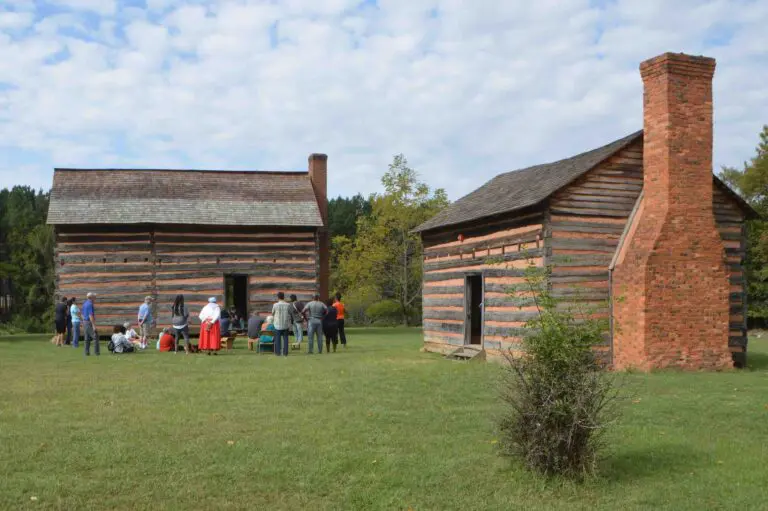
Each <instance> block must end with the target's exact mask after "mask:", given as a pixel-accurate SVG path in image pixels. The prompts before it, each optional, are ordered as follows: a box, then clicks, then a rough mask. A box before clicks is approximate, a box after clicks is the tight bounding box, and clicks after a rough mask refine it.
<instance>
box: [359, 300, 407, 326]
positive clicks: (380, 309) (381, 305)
mask: <svg viewBox="0 0 768 511" xmlns="http://www.w3.org/2000/svg"><path fill="white" fill-rule="evenodd" d="M365 315H366V316H368V318H370V320H371V321H372V322H373V324H375V325H377V326H394V325H398V324H401V323H402V322H403V312H402V309H401V308H400V304H399V303H398V302H397V300H381V301H379V302H376V303H374V304H373V305H371V306H370V307H368V308H367V309H366V311H365Z"/></svg>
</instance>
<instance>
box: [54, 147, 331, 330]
mask: <svg viewBox="0 0 768 511" xmlns="http://www.w3.org/2000/svg"><path fill="white" fill-rule="evenodd" d="M327 161H328V158H327V156H326V155H324V154H312V155H310V157H309V168H308V171H303V172H264V171H244V172H240V171H212V170H136V169H61V168H57V169H55V170H54V175H53V187H52V189H51V199H50V206H49V210H48V219H47V222H48V223H49V224H51V225H53V226H54V231H55V238H56V245H55V264H56V293H57V297H60V296H67V297H72V296H76V297H77V298H78V299H79V301H80V303H82V301H83V300H84V299H85V296H86V293H88V292H94V293H96V295H97V297H96V302H95V303H96V307H95V308H96V322H97V326H99V327H110V326H111V325H114V324H118V323H123V322H125V321H131V322H132V323H135V322H136V317H137V313H138V307H139V305H140V304H141V303H142V302H143V300H144V297H145V296H152V297H153V298H155V301H154V302H153V313H154V314H153V315H154V318H155V319H156V320H157V324H158V326H168V325H170V320H171V318H170V304H171V303H172V301H173V299H174V297H175V296H176V295H177V294H183V295H184V297H185V301H186V303H187V305H188V306H189V308H190V312H191V318H190V319H191V323H190V326H191V329H192V330H193V331H195V332H199V320H198V319H197V314H198V313H199V311H200V309H201V308H202V307H203V306H204V305H205V303H207V300H208V298H209V297H211V296H216V297H217V298H218V300H219V301H220V302H221V301H222V300H223V303H224V304H225V306H226V307H227V308H230V307H235V308H236V309H237V310H238V312H240V313H241V314H250V313H253V312H258V313H260V314H261V315H267V314H268V313H269V312H270V311H271V304H272V303H274V301H275V299H276V298H275V295H276V293H277V292H278V291H283V292H285V293H286V296H288V295H290V294H296V295H297V296H298V297H300V299H304V300H308V299H310V298H311V296H312V295H313V294H315V293H320V294H321V295H322V296H327V295H328V275H329V266H328V265H329V258H328V248H329V247H328V231H327V218H328V217H327V215H328V199H327ZM107 331H108V330H106V329H104V328H102V332H107Z"/></svg>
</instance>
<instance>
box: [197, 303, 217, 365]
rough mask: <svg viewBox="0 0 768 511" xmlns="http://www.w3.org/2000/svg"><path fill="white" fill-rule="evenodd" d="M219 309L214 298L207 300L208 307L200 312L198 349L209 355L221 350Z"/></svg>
mask: <svg viewBox="0 0 768 511" xmlns="http://www.w3.org/2000/svg"><path fill="white" fill-rule="evenodd" d="M220 318H221V308H220V307H219V305H218V304H217V303H216V298H215V297H211V298H208V305H206V306H205V307H203V310H201V311H200V344H199V345H198V348H199V349H200V350H202V351H206V352H207V353H208V354H209V355H210V354H211V353H213V354H214V355H216V352H217V351H219V350H220V349H221V322H220V321H219V320H220Z"/></svg>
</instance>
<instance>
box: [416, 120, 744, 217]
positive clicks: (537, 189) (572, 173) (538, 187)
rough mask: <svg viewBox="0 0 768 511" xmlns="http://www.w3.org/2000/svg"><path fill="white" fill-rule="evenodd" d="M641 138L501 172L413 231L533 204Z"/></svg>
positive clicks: (638, 135) (640, 134)
mask: <svg viewBox="0 0 768 511" xmlns="http://www.w3.org/2000/svg"><path fill="white" fill-rule="evenodd" d="M642 138H643V130H640V131H636V132H635V133H632V134H631V135H628V136H626V137H623V138H620V139H618V140H616V141H614V142H611V143H610V144H607V145H604V146H602V147H598V148H597V149H593V150H591V151H587V152H585V153H581V154H578V155H576V156H573V157H571V158H566V159H564V160H559V161H556V162H553V163H545V164H543V165H535V166H533V167H528V168H524V169H521V170H514V171H512V172H506V173H504V174H500V175H498V176H496V177H494V178H493V179H491V180H490V181H488V182H487V183H485V184H484V185H483V186H481V187H480V188H478V189H477V190H475V191H473V192H471V193H469V194H468V195H465V196H464V197H462V198H460V199H458V200H456V201H455V202H453V203H452V204H451V205H449V206H448V207H447V208H445V209H444V210H443V211H441V212H440V213H438V214H437V215H435V216H434V217H432V218H431V219H429V220H427V221H426V222H424V223H423V224H421V225H420V226H418V227H417V228H416V229H414V232H425V231H430V230H433V229H440V228H444V227H449V226H452V225H457V224H463V223H465V222H471V221H475V220H480V219H483V218H486V217H491V216H495V215H499V214H503V213H512V212H515V211H518V210H521V209H523V208H527V207H530V206H535V205H536V204H539V203H541V202H542V201H544V200H546V199H547V198H549V197H550V196H551V195H552V194H553V193H555V192H557V191H558V190H560V189H561V188H563V187H565V186H567V185H568V184H570V183H571V182H573V181H574V180H576V179H578V178H579V177H581V176H583V175H584V174H586V173H587V172H589V171H590V170H592V169H593V168H595V167H596V166H597V165H599V164H600V163H602V162H603V161H605V160H606V159H608V158H610V157H611V156H613V155H614V154H616V153H617V152H618V151H621V150H622V149H624V148H625V147H627V146H628V145H630V144H632V143H633V142H636V141H638V140H642ZM713 178H714V181H715V183H717V184H718V185H719V186H720V187H722V188H723V189H724V190H725V191H726V192H727V193H729V194H730V195H731V196H732V197H733V198H734V200H736V202H737V203H738V204H739V206H740V207H741V209H742V210H743V211H744V212H745V214H746V215H747V217H748V218H756V216H757V213H756V212H755V211H754V210H753V209H752V208H751V207H750V206H749V205H748V204H747V203H746V202H745V201H744V199H743V198H741V197H740V196H739V195H738V194H737V193H735V192H734V191H732V190H731V189H730V188H729V187H728V185H726V184H725V183H723V182H722V181H721V180H720V179H719V178H718V177H717V176H714V175H713Z"/></svg>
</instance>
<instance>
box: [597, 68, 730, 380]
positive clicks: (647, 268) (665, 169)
mask: <svg viewBox="0 0 768 511" xmlns="http://www.w3.org/2000/svg"><path fill="white" fill-rule="evenodd" d="M714 72H715V60H714V59H711V58H707V57H694V56H690V55H684V54H679V53H665V54H663V55H660V56H658V57H656V58H653V59H650V60H647V61H645V62H643V63H642V64H640V74H641V75H642V78H643V86H644V93H643V105H644V107H643V125H644V134H643V175H644V177H643V195H642V199H641V201H640V204H639V205H638V207H637V210H636V212H635V215H634V217H633V219H632V223H631V225H630V226H629V229H628V230H627V234H626V236H625V239H624V242H623V244H622V247H621V248H620V251H619V254H618V257H617V261H616V266H615V269H614V272H613V278H612V296H613V320H614V325H615V327H614V339H613V352H614V353H613V360H614V366H615V367H616V368H619V369H620V368H626V367H635V368H638V369H644V370H648V369H652V368H660V367H681V368H689V369H702V368H705V369H717V368H722V367H727V366H730V365H731V356H730V352H729V349H728V313H729V304H728V294H729V287H730V285H729V279H728V273H727V271H726V269H727V266H726V262H725V247H724V245H723V242H722V239H721V238H720V234H719V232H718V230H717V226H716V224H715V218H714V213H713V211H712V186H713V178H712V77H713V75H714Z"/></svg>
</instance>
